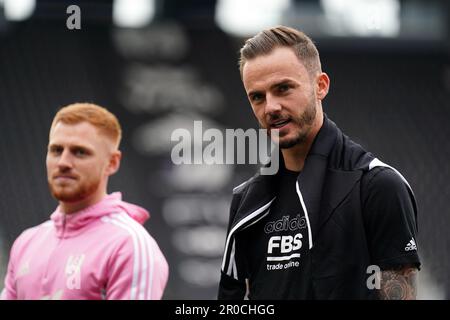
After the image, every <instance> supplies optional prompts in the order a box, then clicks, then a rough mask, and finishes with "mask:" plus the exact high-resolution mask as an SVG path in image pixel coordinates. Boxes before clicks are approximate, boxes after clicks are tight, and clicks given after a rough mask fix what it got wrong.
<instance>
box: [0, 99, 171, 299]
mask: <svg viewBox="0 0 450 320" xmlns="http://www.w3.org/2000/svg"><path fill="white" fill-rule="evenodd" d="M120 139H121V128H120V124H119V122H118V120H117V118H116V117H115V116H114V115H113V114H111V113H110V112H109V111H107V110H106V109H104V108H102V107H99V106H97V105H94V104H88V103H77V104H72V105H69V106H67V107H64V108H62V109H61V110H60V111H59V112H58V113H57V114H56V116H55V118H54V120H53V123H52V126H51V129H50V136H49V144H48V150H47V160H46V163H47V177H48V184H49V187H50V191H51V193H52V195H53V197H55V198H56V199H57V200H58V201H59V206H58V207H57V208H56V210H55V212H53V214H52V215H51V216H50V220H49V221H47V222H44V223H42V224H40V225H38V226H36V227H33V228H30V229H28V230H26V231H24V232H23V233H22V234H21V235H20V236H19V237H18V238H17V239H16V241H15V242H14V245H13V247H12V249H11V254H10V260H9V264H8V271H7V275H6V279H5V287H4V289H3V291H2V294H1V298H2V299H132V300H137V299H139V300H144V299H145V300H146V299H161V297H162V295H163V292H164V289H165V286H166V283H167V278H168V265H167V262H166V259H165V258H164V255H163V254H162V253H161V250H160V249H159V247H158V245H157V243H156V241H155V240H154V239H153V238H152V237H151V236H150V235H149V234H148V232H147V231H146V230H145V228H144V227H143V226H142V224H143V223H144V222H145V221H146V220H147V219H148V218H149V213H148V212H147V211H146V210H145V209H143V208H141V207H138V206H136V205H133V204H130V203H126V202H124V201H122V200H121V194H120V193H112V194H109V195H108V194H107V185H108V178H109V176H111V175H112V174H114V173H115V172H117V170H118V169H119V165H120V159H121V152H120V151H119V149H118V147H119V143H120Z"/></svg>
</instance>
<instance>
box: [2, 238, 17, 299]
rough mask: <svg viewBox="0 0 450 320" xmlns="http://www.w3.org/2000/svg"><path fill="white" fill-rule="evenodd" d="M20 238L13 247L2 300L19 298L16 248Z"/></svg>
mask: <svg viewBox="0 0 450 320" xmlns="http://www.w3.org/2000/svg"><path fill="white" fill-rule="evenodd" d="M17 242H18V240H16V242H15V243H14V245H13V247H12V248H11V253H10V257H9V262H8V269H7V271H6V276H5V282H4V285H5V286H4V288H3V290H2V292H1V294H0V300H17V292H16V285H15V282H16V281H15V267H14V265H15V248H16V246H17Z"/></svg>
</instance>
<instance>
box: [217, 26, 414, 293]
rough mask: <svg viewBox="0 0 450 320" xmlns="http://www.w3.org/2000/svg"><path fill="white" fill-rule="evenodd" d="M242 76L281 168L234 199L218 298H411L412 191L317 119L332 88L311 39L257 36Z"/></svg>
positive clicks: (289, 34)
mask: <svg viewBox="0 0 450 320" xmlns="http://www.w3.org/2000/svg"><path fill="white" fill-rule="evenodd" d="M240 72H241V78H242V81H243V84H244V87H245V90H246V92H247V96H248V99H249V101H250V104H251V106H252V109H253V112H254V114H255V116H256V118H257V119H258V121H259V123H260V125H261V127H262V128H264V129H267V130H268V132H269V134H271V132H272V131H273V130H278V139H277V141H275V142H276V143H277V144H278V145H279V147H280V150H281V156H282V157H281V159H282V161H281V166H280V167H281V168H280V170H279V171H278V173H277V174H276V175H272V176H268V175H266V176H264V175H256V176H254V177H253V178H251V179H250V180H248V181H246V182H245V183H243V184H242V185H240V186H238V187H236V188H235V189H234V190H233V200H232V203H231V210H230V220H229V227H228V233H227V239H226V244H225V253H224V257H223V262H222V270H221V271H222V272H221V280H220V287H219V299H243V298H244V297H245V296H246V295H247V296H248V298H249V299H415V297H416V284H415V278H416V273H417V270H418V269H419V268H420V260H419V256H418V254H417V246H416V233H417V223H416V215H417V208H416V203H415V199H414V194H413V191H412V189H411V187H410V186H409V184H408V182H407V181H406V180H405V178H404V177H403V176H402V175H401V174H400V173H399V172H398V171H397V170H396V169H394V168H392V167H390V166H389V165H387V164H385V163H383V162H381V161H380V160H378V159H377V158H375V157H374V156H373V155H372V154H370V153H369V152H367V151H365V150H364V149H363V148H362V147H361V146H359V145H358V144H356V143H354V142H353V141H351V140H350V139H349V138H348V137H347V136H345V135H344V134H343V133H342V132H341V131H340V130H339V128H338V127H337V126H336V125H335V124H334V123H333V122H332V121H331V120H330V119H328V118H327V117H326V115H325V114H324V113H323V110H322V100H323V99H324V98H325V96H326V95H327V93H328V89H329V85H330V80H329V78H328V76H327V74H326V73H324V72H322V70H321V65H320V59H319V53H318V51H317V49H316V47H315V45H314V44H313V42H312V41H311V39H310V38H308V37H307V36H306V35H305V34H304V33H302V32H300V31H298V30H295V29H291V28H287V27H283V26H280V27H276V28H272V29H268V30H264V31H262V32H260V33H259V34H257V35H256V36H255V37H253V38H251V39H249V40H247V41H246V43H245V45H244V47H243V48H242V49H241V57H240ZM276 136H277V135H275V134H274V135H273V137H274V139H275V137H276Z"/></svg>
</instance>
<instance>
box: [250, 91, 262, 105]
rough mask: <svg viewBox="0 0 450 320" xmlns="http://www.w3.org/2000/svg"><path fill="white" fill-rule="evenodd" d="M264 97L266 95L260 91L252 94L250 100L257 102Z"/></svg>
mask: <svg viewBox="0 0 450 320" xmlns="http://www.w3.org/2000/svg"><path fill="white" fill-rule="evenodd" d="M263 99H264V96H263V95H262V94H260V93H254V94H252V95H251V96H250V101H251V102H255V103H257V102H260V101H262V100H263Z"/></svg>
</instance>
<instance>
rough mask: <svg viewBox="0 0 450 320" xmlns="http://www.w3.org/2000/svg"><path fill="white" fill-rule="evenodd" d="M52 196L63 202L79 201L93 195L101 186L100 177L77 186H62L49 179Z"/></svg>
mask: <svg viewBox="0 0 450 320" xmlns="http://www.w3.org/2000/svg"><path fill="white" fill-rule="evenodd" d="M48 185H49V188H50V192H51V194H52V196H53V197H54V198H55V199H56V200H58V201H61V202H78V201H81V200H83V199H86V198H87V197H89V196H90V195H92V194H93V193H94V192H95V191H96V190H97V189H98V188H99V186H100V179H90V180H88V181H85V182H84V183H83V182H80V183H79V184H78V185H77V186H74V187H73V186H61V185H57V184H55V183H53V182H52V181H50V180H49V181H48Z"/></svg>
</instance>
